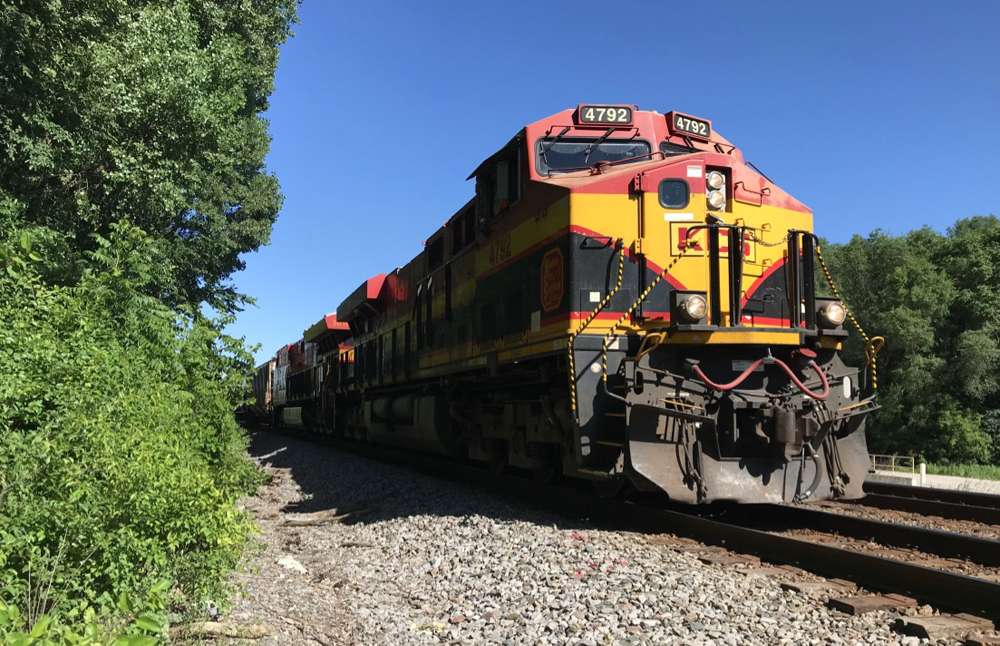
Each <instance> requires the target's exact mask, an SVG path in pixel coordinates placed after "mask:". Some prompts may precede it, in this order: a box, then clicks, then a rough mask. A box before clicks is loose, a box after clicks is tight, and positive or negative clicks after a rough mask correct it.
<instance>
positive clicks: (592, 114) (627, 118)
mask: <svg viewBox="0 0 1000 646" xmlns="http://www.w3.org/2000/svg"><path fill="white" fill-rule="evenodd" d="M576 113H577V115H578V117H577V118H578V120H579V122H580V123H632V108H629V107H627V106H621V105H581V106H580V107H579V108H577V112H576Z"/></svg>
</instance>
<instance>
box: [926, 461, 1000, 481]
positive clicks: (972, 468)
mask: <svg viewBox="0 0 1000 646" xmlns="http://www.w3.org/2000/svg"><path fill="white" fill-rule="evenodd" d="M927 473H933V474H937V475H943V476H960V477H962V478H979V479H981V480H1000V466H996V465H993V464H928V465H927Z"/></svg>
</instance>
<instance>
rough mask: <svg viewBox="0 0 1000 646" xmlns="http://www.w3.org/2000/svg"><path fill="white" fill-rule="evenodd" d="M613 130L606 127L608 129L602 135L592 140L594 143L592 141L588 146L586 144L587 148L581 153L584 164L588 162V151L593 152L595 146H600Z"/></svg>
mask: <svg viewBox="0 0 1000 646" xmlns="http://www.w3.org/2000/svg"><path fill="white" fill-rule="evenodd" d="M614 131H615V129H614V128H608V131H607V132H605V133H604V134H603V135H601V136H600V138H599V139H597V140H596V141H594V143H592V144H590V145H589V146H587V150H586V151H584V153H583V163H584V164H586V163H589V160H590V153H591V152H593V151H594V149H595V148H597V147H598V146H600V145H601V143H602V142H603V141H604V140H605V139H607V138H608V137H610V136H611V133H612V132H614Z"/></svg>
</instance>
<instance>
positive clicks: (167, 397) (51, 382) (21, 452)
mask: <svg viewBox="0 0 1000 646" xmlns="http://www.w3.org/2000/svg"><path fill="white" fill-rule="evenodd" d="M95 244H96V247H97V248H96V250H95V251H93V252H91V253H90V254H89V257H90V261H91V263H92V264H93V266H94V267H95V269H94V270H93V271H90V272H88V273H87V274H85V275H84V277H83V279H82V281H81V282H80V284H79V285H77V286H74V287H72V288H67V287H52V286H48V285H46V284H44V283H43V282H42V281H41V280H40V279H39V278H38V276H37V274H35V273H34V272H33V271H32V269H31V267H30V266H29V267H26V268H25V269H24V271H23V272H19V273H18V274H17V275H16V276H12V275H10V274H8V275H6V276H0V316H2V317H3V320H4V321H5V326H4V329H3V330H2V331H0V370H2V372H3V374H4V375H5V376H6V378H5V379H4V380H3V382H0V598H2V599H3V600H4V601H5V604H10V605H11V606H12V607H16V606H17V605H23V606H25V609H26V612H27V613H28V614H30V615H31V619H32V621H30V622H29V623H30V624H31V625H35V624H36V622H37V621H38V619H39V618H40V617H42V616H43V615H45V616H52V615H51V614H50V613H51V610H52V609H53V608H55V609H56V610H58V611H60V612H63V613H68V612H69V611H70V610H73V609H74V608H79V607H80V604H83V606H84V608H87V607H91V608H98V609H102V608H103V609H105V610H104V612H105V613H106V612H107V610H106V609H107V608H108V607H109V605H111V604H110V600H111V599H119V598H125V599H128V598H129V597H131V596H134V595H136V594H137V593H138V592H140V591H142V590H143V589H144V585H145V584H146V582H147V581H149V580H155V579H168V580H169V581H172V582H174V584H175V587H174V595H175V596H174V599H173V604H174V605H175V606H181V607H183V606H185V605H192V604H197V603H198V602H199V601H200V600H202V599H206V598H212V599H217V600H224V599H225V598H226V597H227V594H226V592H227V591H226V589H225V587H224V579H225V575H226V573H228V572H229V571H231V570H232V569H233V568H235V567H236V566H237V565H238V563H239V560H240V558H241V555H242V550H243V548H244V546H245V545H246V544H247V540H248V536H249V535H250V533H251V530H252V525H251V522H250V519H249V518H248V517H247V516H246V514H244V513H243V512H241V511H239V510H238V509H237V508H236V504H235V503H236V499H237V498H238V496H240V495H241V494H243V493H245V492H247V491H249V490H251V489H252V488H253V487H254V486H255V485H256V484H257V483H258V473H257V472H256V471H255V470H254V469H253V467H252V466H251V464H250V463H249V462H247V461H246V460H245V459H243V457H242V454H243V449H244V448H245V435H244V434H243V433H242V430H241V429H240V428H239V427H238V426H237V425H236V423H235V421H234V418H233V414H232V412H233V410H234V408H235V407H236V406H237V405H238V404H239V402H240V401H241V399H242V396H243V392H244V388H245V375H246V374H247V372H248V369H249V367H250V365H251V364H250V362H251V357H250V355H249V353H248V352H247V351H246V350H245V349H244V348H243V346H242V344H241V343H240V342H238V341H236V340H234V339H232V338H229V337H227V336H226V335H225V334H223V333H222V332H221V331H220V329H221V326H222V324H223V323H224V322H225V321H224V320H223V321H207V320H204V319H201V318H192V317H184V316H181V315H179V314H177V313H176V312H175V311H173V310H171V309H170V308H168V307H167V306H165V305H163V304H162V303H160V302H159V301H157V300H156V299H154V298H152V297H149V296H146V295H145V294H144V293H143V291H144V290H143V289H142V288H143V287H144V286H145V285H147V284H148V283H149V282H151V281H155V280H156V279H157V275H156V271H157V267H158V265H157V264H156V262H155V258H156V256H155V254H153V253H150V251H151V250H153V249H155V248H156V245H155V243H154V241H153V240H152V239H150V238H149V237H148V236H146V235H145V234H143V233H142V232H141V231H139V230H138V229H135V228H134V227H132V226H131V225H127V224H118V225H115V226H113V227H112V238H111V239H102V238H97V239H96V240H95ZM6 253H7V254H8V257H9V256H11V255H14V253H13V252H10V251H8V252H6ZM150 259H153V261H152V262H151V260H150ZM8 266H10V265H8ZM17 600H23V603H20V604H19V602H18V601H17ZM123 610H124V611H126V612H130V611H131V610H130V609H124V608H123ZM0 632H2V622H0Z"/></svg>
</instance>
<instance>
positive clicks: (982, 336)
mask: <svg viewBox="0 0 1000 646" xmlns="http://www.w3.org/2000/svg"><path fill="white" fill-rule="evenodd" d="M824 254H825V256H826V257H827V262H828V263H829V265H830V267H831V270H832V271H833V275H834V276H835V277H836V279H837V281H838V286H839V287H840V289H841V292H842V294H843V296H844V299H845V302H847V304H848V305H849V307H850V308H851V310H852V311H853V312H854V313H855V315H856V316H857V317H858V319H859V320H860V321H861V322H862V324H863V325H864V326H865V327H866V328H867V331H868V332H869V334H880V335H883V336H885V338H886V344H885V349H884V350H883V351H882V353H881V354H880V355H879V362H878V365H879V400H880V403H881V405H882V410H881V411H880V412H879V413H878V414H876V416H875V417H874V419H873V420H872V424H871V426H870V437H871V447H872V450H873V451H876V452H892V453H896V452H898V453H910V454H917V455H922V456H924V457H926V458H928V459H931V460H935V461H944V462H948V461H952V462H978V463H985V462H989V461H990V460H994V459H996V458H997V457H1000V456H997V454H996V453H995V450H994V446H995V440H994V439H993V438H995V437H996V436H997V435H998V434H1000V431H997V428H998V426H1000V425H998V424H997V422H996V410H998V409H1000V294H998V293H997V290H996V289H995V285H996V284H997V279H998V278H1000V275H998V274H1000V269H998V267H1000V221H998V220H997V219H996V218H995V217H993V216H990V217H975V218H969V219H965V220H960V221H958V222H957V223H956V224H955V225H954V226H953V227H952V228H950V229H949V230H948V235H941V234H939V233H937V232H935V231H933V230H931V229H929V228H923V229H919V230H915V231H911V232H909V233H907V234H905V235H903V236H891V235H889V234H886V233H884V232H882V231H876V232H874V233H872V234H871V235H870V236H869V237H867V238H862V237H860V236H854V238H852V239H851V240H850V242H848V243H846V244H842V245H836V244H834V245H830V244H827V245H825V246H824ZM845 353H846V354H847V356H848V359H849V361H851V362H853V363H855V364H861V363H863V362H864V357H863V355H862V347H861V342H860V339H859V338H857V335H854V338H852V339H850V340H849V341H848V343H847V344H846V346H845Z"/></svg>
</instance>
